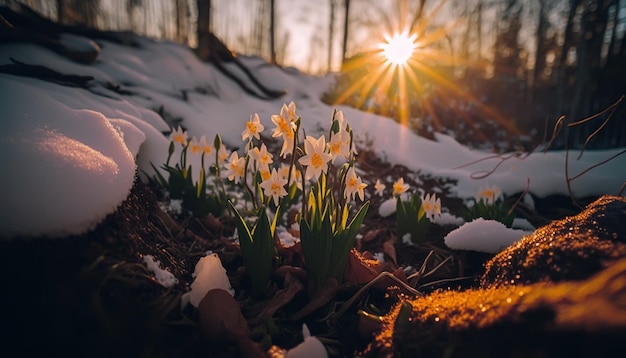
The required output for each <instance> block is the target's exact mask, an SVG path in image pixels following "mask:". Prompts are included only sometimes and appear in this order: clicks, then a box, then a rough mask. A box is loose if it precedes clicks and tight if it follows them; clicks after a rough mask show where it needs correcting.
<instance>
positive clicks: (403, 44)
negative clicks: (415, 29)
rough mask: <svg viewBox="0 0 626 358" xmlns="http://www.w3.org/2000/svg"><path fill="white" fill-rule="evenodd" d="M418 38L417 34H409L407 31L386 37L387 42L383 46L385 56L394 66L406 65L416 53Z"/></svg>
mask: <svg viewBox="0 0 626 358" xmlns="http://www.w3.org/2000/svg"><path fill="white" fill-rule="evenodd" d="M416 38H417V35H416V34H409V33H408V32H407V31H404V32H402V33H398V34H393V35H392V36H389V35H385V42H384V43H382V44H381V49H382V51H383V56H385V59H386V60H387V61H388V62H390V63H391V64H392V65H396V66H404V65H406V63H407V61H408V60H409V59H410V58H411V56H413V52H414V51H415V48H416V44H415V39H416Z"/></svg>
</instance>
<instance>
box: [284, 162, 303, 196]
mask: <svg viewBox="0 0 626 358" xmlns="http://www.w3.org/2000/svg"><path fill="white" fill-rule="evenodd" d="M290 167H291V166H290V165H289V164H284V163H283V164H281V166H280V169H278V174H280V177H281V178H283V179H287V178H288V177H289V168H290ZM293 182H295V183H296V187H297V188H298V189H300V190H302V182H301V181H300V171H299V170H296V168H294V169H293V170H292V171H291V180H289V186H291V184H292V183H293Z"/></svg>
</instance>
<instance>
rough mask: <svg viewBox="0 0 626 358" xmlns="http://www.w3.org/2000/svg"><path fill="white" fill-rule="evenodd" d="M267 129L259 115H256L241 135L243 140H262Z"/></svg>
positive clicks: (248, 122) (247, 123)
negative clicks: (262, 133)
mask: <svg viewBox="0 0 626 358" xmlns="http://www.w3.org/2000/svg"><path fill="white" fill-rule="evenodd" d="M264 129H265V127H263V125H262V124H261V120H260V119H259V115H258V114H257V113H255V114H254V115H253V116H252V117H251V118H250V120H249V121H247V122H246V129H245V130H244V131H243V133H241V140H243V141H245V140H246V139H248V140H252V138H256V139H261V135H260V134H261V132H263V130H264Z"/></svg>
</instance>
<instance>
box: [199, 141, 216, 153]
mask: <svg viewBox="0 0 626 358" xmlns="http://www.w3.org/2000/svg"><path fill="white" fill-rule="evenodd" d="M200 147H201V148H202V153H203V154H204V155H205V156H208V157H210V156H211V155H215V147H214V146H213V143H211V144H209V143H207V141H206V137H205V136H202V137H200Z"/></svg>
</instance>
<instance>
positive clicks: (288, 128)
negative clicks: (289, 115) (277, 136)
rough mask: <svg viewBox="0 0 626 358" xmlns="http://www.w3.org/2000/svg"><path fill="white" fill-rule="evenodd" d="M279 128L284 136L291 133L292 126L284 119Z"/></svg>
mask: <svg viewBox="0 0 626 358" xmlns="http://www.w3.org/2000/svg"><path fill="white" fill-rule="evenodd" d="M278 128H279V129H280V131H281V133H283V134H287V133H289V132H291V126H289V123H287V121H286V120H284V119H283V120H282V121H280V122H279V123H278Z"/></svg>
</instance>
